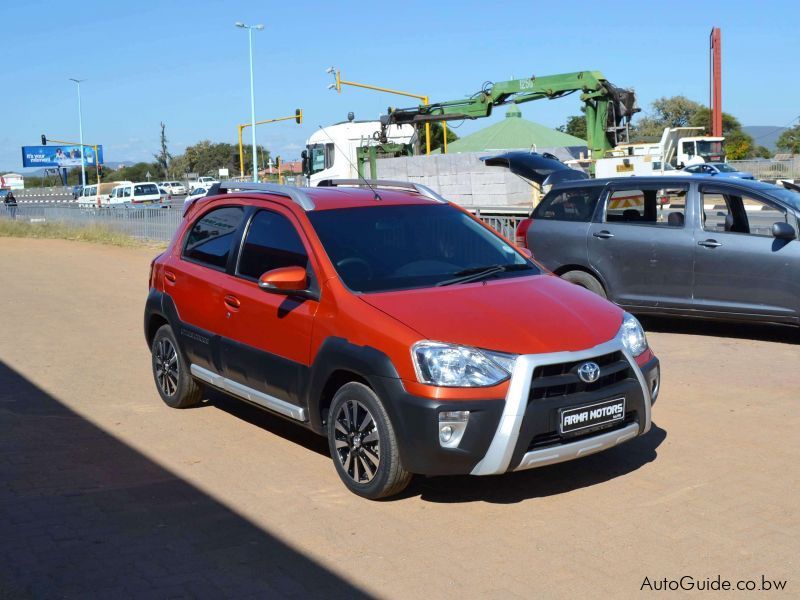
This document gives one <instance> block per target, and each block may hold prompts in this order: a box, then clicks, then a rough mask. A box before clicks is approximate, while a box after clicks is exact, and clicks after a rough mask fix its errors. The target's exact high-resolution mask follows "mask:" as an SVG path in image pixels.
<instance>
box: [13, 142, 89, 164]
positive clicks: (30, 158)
mask: <svg viewBox="0 0 800 600" xmlns="http://www.w3.org/2000/svg"><path fill="white" fill-rule="evenodd" d="M83 159H84V162H85V163H86V166H87V167H94V166H95V165H96V164H98V163H99V164H101V165H102V164H103V147H102V146H98V147H97V156H95V155H94V148H93V147H91V146H84V147H83ZM22 166H23V167H80V166H81V147H80V145H75V146H23V147H22Z"/></svg>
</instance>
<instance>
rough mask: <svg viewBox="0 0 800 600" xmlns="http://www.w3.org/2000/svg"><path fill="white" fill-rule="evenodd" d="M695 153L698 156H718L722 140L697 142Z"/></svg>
mask: <svg viewBox="0 0 800 600" xmlns="http://www.w3.org/2000/svg"><path fill="white" fill-rule="evenodd" d="M697 153H698V154H699V155H700V156H711V155H714V156H719V155H721V154H722V142H706V141H702V140H700V141H698V142H697Z"/></svg>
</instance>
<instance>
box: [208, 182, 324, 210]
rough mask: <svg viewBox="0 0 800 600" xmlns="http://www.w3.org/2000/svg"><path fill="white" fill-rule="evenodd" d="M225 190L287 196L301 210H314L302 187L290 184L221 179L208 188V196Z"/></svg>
mask: <svg viewBox="0 0 800 600" xmlns="http://www.w3.org/2000/svg"><path fill="white" fill-rule="evenodd" d="M227 190H231V191H238V192H262V193H265V194H275V195H276V196H284V197H285V198H289V199H290V200H292V201H293V202H294V203H295V204H298V205H299V206H300V208H302V209H303V210H314V201H313V200H312V199H311V196H309V195H308V194H306V193H305V192H304V191H303V190H302V189H300V188H298V187H294V186H291V185H278V184H276V183H256V182H255V181H223V182H221V183H215V184H214V185H212V186H211V188H210V189H209V190H208V194H207V195H208V196H213V195H215V194H218V193H224V192H225V191H227Z"/></svg>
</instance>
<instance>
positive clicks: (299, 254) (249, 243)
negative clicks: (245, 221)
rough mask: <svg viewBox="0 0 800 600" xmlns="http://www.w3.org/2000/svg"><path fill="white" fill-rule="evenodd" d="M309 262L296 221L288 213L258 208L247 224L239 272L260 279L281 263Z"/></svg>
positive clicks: (304, 264)
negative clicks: (292, 220) (295, 224)
mask: <svg viewBox="0 0 800 600" xmlns="http://www.w3.org/2000/svg"><path fill="white" fill-rule="evenodd" d="M295 266H296V267H303V268H304V269H305V268H306V267H307V266H308V254H307V253H306V249H305V247H304V246H303V242H302V241H301V240H300V235H299V234H298V233H297V230H296V229H295V227H294V225H292V223H291V222H290V221H289V219H287V218H286V217H285V216H283V215H281V214H278V213H274V212H271V211H267V210H262V211H259V212H257V213H256V214H255V216H254V217H253V218H252V220H251V221H250V225H249V227H248V228H247V234H246V236H245V240H244V244H243V245H242V252H241V255H240V256H239V266H238V268H237V274H238V275H240V276H242V277H247V278H250V279H258V278H259V277H261V276H262V275H263V274H264V273H266V272H267V271H271V270H272V269H278V268H280V267H295Z"/></svg>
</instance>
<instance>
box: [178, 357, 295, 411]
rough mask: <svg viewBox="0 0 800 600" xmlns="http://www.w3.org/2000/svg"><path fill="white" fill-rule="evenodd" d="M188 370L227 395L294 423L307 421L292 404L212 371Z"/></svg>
mask: <svg viewBox="0 0 800 600" xmlns="http://www.w3.org/2000/svg"><path fill="white" fill-rule="evenodd" d="M190 370H191V373H192V375H194V376H195V377H197V379H199V380H200V381H205V382H206V383H209V384H211V385H213V386H214V387H216V388H219V389H221V390H224V391H226V392H228V393H229V394H232V395H234V396H237V397H239V398H242V399H243V400H247V401H248V402H252V403H253V404H258V405H259V406H262V407H264V408H267V409H269V410H271V411H274V412H276V413H278V414H281V415H283V416H285V417H289V418H291V419H295V420H296V421H307V420H308V419H307V418H306V409H305V408H301V407H299V406H295V405H294V404H291V403H289V402H286V401H285V400H281V399H280V398H276V397H275V396H270V395H269V394H265V393H264V392H259V391H258V390H254V389H253V388H249V387H247V386H246V385H242V384H241V383H237V382H236V381H233V380H231V379H228V378H226V377H223V376H222V375H219V374H217V373H214V371H210V370H208V369H204V368H203V367H198V366H197V365H192V367H191V369H190Z"/></svg>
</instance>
